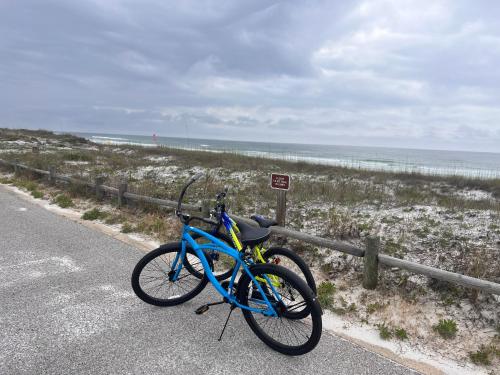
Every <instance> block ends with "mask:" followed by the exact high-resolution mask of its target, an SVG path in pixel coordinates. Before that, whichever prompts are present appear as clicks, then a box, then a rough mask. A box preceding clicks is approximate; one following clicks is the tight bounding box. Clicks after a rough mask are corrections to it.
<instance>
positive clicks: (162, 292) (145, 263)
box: [132, 242, 212, 306]
mask: <svg viewBox="0 0 500 375" xmlns="http://www.w3.org/2000/svg"><path fill="white" fill-rule="evenodd" d="M181 249H182V247H181V243H180V242H176V243H171V244H166V245H162V246H161V247H159V248H158V249H156V250H153V251H151V252H150V253H148V254H146V255H145V256H144V257H143V258H142V259H141V260H140V261H139V262H138V263H137V265H136V266H135V268H134V271H133V272H132V289H133V290H134V292H135V294H136V295H137V297H139V298H140V299H141V300H143V301H144V302H146V303H149V304H151V305H155V306H174V305H179V304H181V303H184V302H186V301H189V300H190V299H192V298H194V297H196V296H197V295H198V294H199V293H200V292H201V291H202V290H203V288H205V286H206V285H207V283H208V277H207V275H206V274H205V269H204V268H203V265H202V264H201V260H200V259H199V258H198V256H197V255H196V253H195V252H194V251H193V249H191V248H189V247H188V248H187V249H186V255H185V257H184V259H179V260H178V262H177V263H178V264H179V262H182V269H181V271H180V274H179V275H178V277H177V279H176V280H175V281H174V280H173V275H174V274H175V270H174V269H172V265H173V262H174V260H175V259H176V257H177V255H178V254H180V253H181ZM207 260H208V262H209V265H210V266H211V267H212V263H211V261H210V259H207ZM187 263H189V267H191V268H192V269H194V270H196V272H197V274H198V275H199V276H195V275H193V274H192V273H191V272H189V271H188V270H187V269H186V264H187Z"/></svg>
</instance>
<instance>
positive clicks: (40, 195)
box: [31, 190, 43, 199]
mask: <svg viewBox="0 0 500 375" xmlns="http://www.w3.org/2000/svg"><path fill="white" fill-rule="evenodd" d="M31 195H32V196H33V198H36V199H41V198H43V193H42V192H41V191H39V190H33V191H32V192H31Z"/></svg>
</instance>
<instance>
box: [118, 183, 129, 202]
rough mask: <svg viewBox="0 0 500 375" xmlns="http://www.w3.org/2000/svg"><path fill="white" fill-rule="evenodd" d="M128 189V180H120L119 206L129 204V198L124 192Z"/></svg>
mask: <svg viewBox="0 0 500 375" xmlns="http://www.w3.org/2000/svg"><path fill="white" fill-rule="evenodd" d="M127 190H128V183H127V181H126V180H123V181H122V182H120V185H119V186H118V207H123V206H124V205H126V204H127V200H126V198H125V197H124V194H125V193H126V192H127Z"/></svg>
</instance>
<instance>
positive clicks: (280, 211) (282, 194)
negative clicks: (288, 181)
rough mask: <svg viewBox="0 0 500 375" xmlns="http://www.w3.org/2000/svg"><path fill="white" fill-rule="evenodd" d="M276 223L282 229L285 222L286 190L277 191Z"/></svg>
mask: <svg viewBox="0 0 500 375" xmlns="http://www.w3.org/2000/svg"><path fill="white" fill-rule="evenodd" d="M277 196H278V202H277V205H276V221H277V222H278V225H280V226H282V227H284V226H285V221H286V190H277Z"/></svg>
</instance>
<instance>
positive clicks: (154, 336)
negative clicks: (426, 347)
mask: <svg viewBox="0 0 500 375" xmlns="http://www.w3.org/2000/svg"><path fill="white" fill-rule="evenodd" d="M0 213H1V214H0V374H76V373H78V374H174V373H176V374H253V375H255V374H264V373H266V374H314V375H319V374H414V372H413V371H411V370H408V369H407V368H405V367H402V366H400V365H397V364H395V363H394V362H391V361H389V360H387V359H385V358H383V357H381V356H379V355H377V354H374V353H371V352H369V351H366V350H364V349H362V348H360V347H358V346H356V345H354V344H351V343H349V342H347V341H345V340H343V339H340V338H338V337H336V336H333V335H330V334H327V333H324V334H323V337H322V340H321V342H320V344H319V346H318V347H317V348H316V349H315V350H314V351H313V352H311V353H309V354H307V355H305V356H301V357H293V358H292V357H286V356H283V355H281V354H278V353H276V352H273V351H272V350H270V349H269V348H268V347H266V346H265V345H264V344H263V343H261V341H259V339H258V338H257V337H256V336H255V335H254V334H253V333H252V332H251V331H250V328H249V327H248V326H247V325H246V323H245V322H244V320H243V318H242V316H241V314H240V313H239V312H238V313H236V312H235V314H233V316H232V318H231V321H230V325H229V327H228V329H227V331H226V334H225V336H224V339H223V341H222V343H219V342H218V341H217V337H218V335H219V333H220V330H221V328H222V325H223V322H224V318H225V316H226V313H227V307H225V306H224V307H222V306H219V307H213V308H212V309H210V311H209V312H208V313H207V314H205V315H202V316H198V315H195V314H194V312H193V310H194V309H195V308H196V307H198V306H200V305H201V304H203V303H204V302H205V301H208V300H215V296H214V293H213V290H212V288H211V287H210V288H207V291H205V292H203V293H202V294H201V295H200V296H198V297H197V298H195V299H194V300H192V301H190V302H187V303H185V304H184V305H181V306H177V307H171V308H158V307H154V306H149V305H147V304H145V303H142V302H141V301H140V300H139V299H138V298H136V297H135V296H134V294H133V292H132V290H131V287H130V281H129V280H130V273H131V271H132V269H133V267H134V265H135V263H136V262H137V261H138V260H139V258H140V257H141V256H142V254H143V253H141V252H140V251H139V250H137V249H135V248H133V247H131V246H128V245H125V244H123V243H122V242H119V241H117V240H115V239H112V238H110V237H108V236H106V235H103V234H101V233H98V232H95V231H92V230H91V229H88V228H86V227H84V226H82V225H79V224H77V223H74V222H72V221H70V220H67V219H65V218H63V217H60V216H58V215H56V214H53V213H51V212H49V211H47V210H45V209H43V208H41V207H39V206H37V205H34V204H32V203H30V202H27V201H25V200H23V199H20V198H19V197H18V196H16V195H15V194H14V193H12V192H10V191H7V190H6V189H5V188H3V187H2V186H0ZM174 371H175V372H174Z"/></svg>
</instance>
